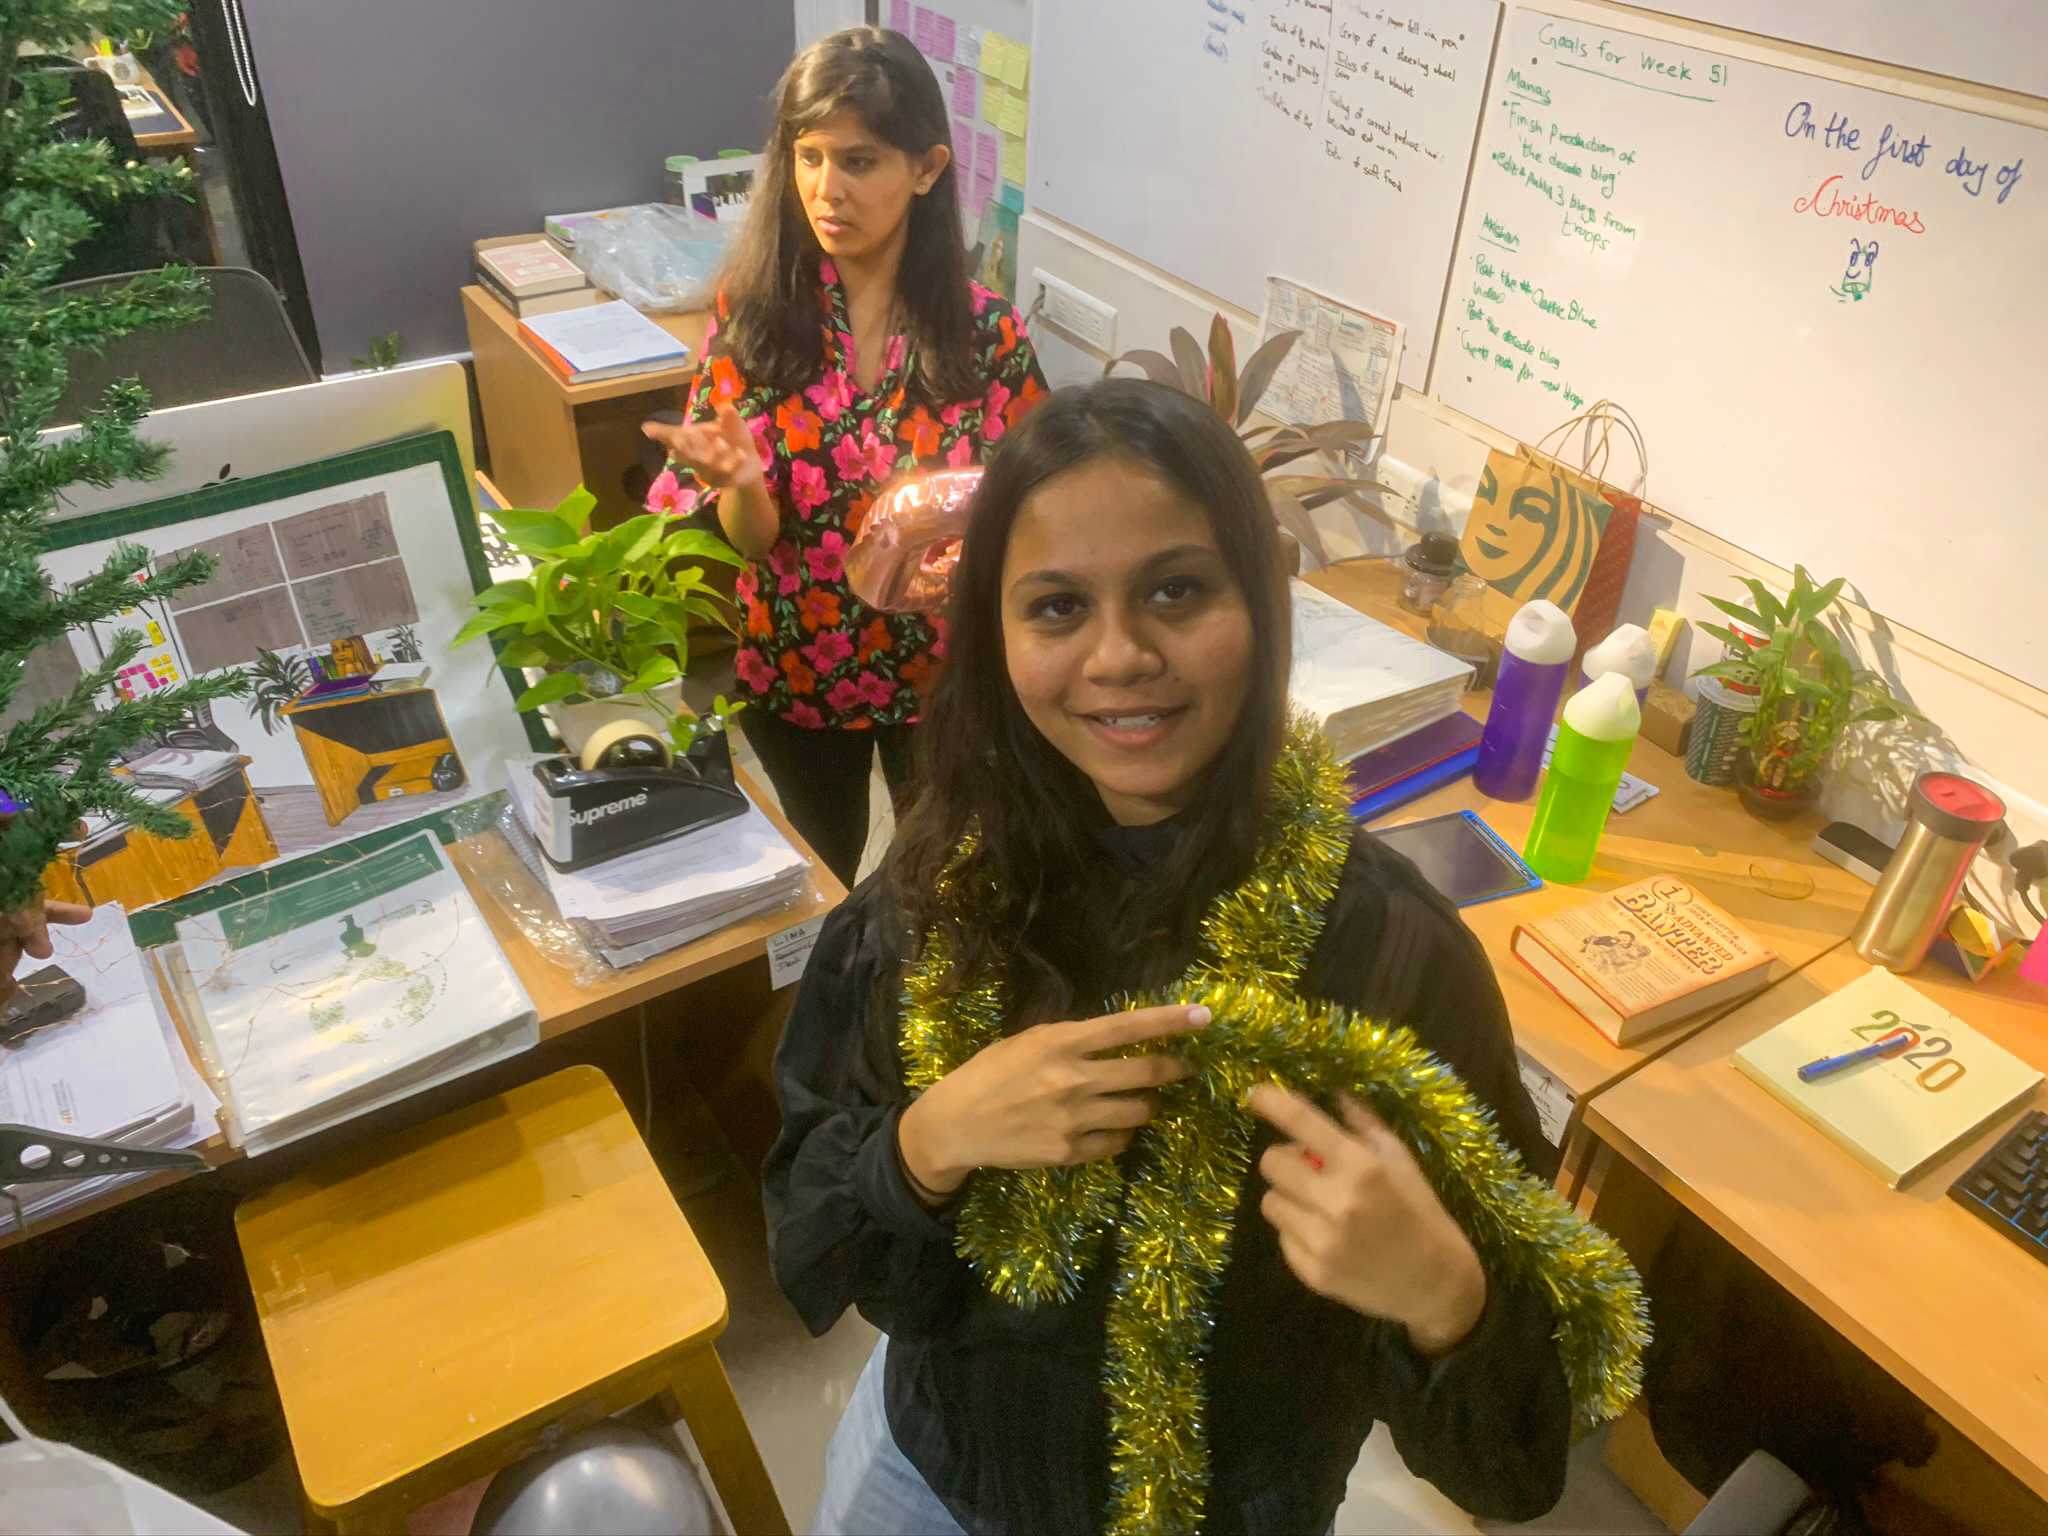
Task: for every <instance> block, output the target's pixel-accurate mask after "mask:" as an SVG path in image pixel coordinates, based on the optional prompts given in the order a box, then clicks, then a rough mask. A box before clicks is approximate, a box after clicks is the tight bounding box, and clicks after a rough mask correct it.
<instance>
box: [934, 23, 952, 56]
mask: <svg viewBox="0 0 2048 1536" xmlns="http://www.w3.org/2000/svg"><path fill="white" fill-rule="evenodd" d="M954 36H955V32H954V26H953V18H952V17H950V16H948V15H947V14H946V13H945V12H944V11H934V12H932V57H933V58H935V59H943V60H946V61H948V62H950V61H951V60H952V58H953V43H954Z"/></svg>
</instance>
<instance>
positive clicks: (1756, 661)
mask: <svg viewBox="0 0 2048 1536" xmlns="http://www.w3.org/2000/svg"><path fill="white" fill-rule="evenodd" d="M1744 585H1745V586H1747V587H1748V588H1749V593H1750V597H1751V599H1752V600H1753V602H1754V604H1755V606H1754V607H1749V608H1745V607H1743V606H1742V605H1741V604H1740V603H1731V602H1727V601H1725V600H1723V599H1721V598H1718V597H1710V598H1708V599H1707V601H1708V602H1710V603H1712V604H1713V605H1714V606H1715V607H1716V608H1718V609H1720V610H1721V612H1723V613H1725V614H1727V615H1728V617H1729V618H1731V619H1734V620H1736V621H1737V622H1738V623H1740V624H1742V625H1743V626H1744V627H1745V628H1747V629H1749V630H1751V631H1753V632H1754V633H1753V634H1750V635H1744V634H1741V633H1739V632H1738V631H1736V630H1734V629H1732V628H1730V627H1729V626H1727V625H1725V624H1702V625H1701V626H1700V629H1701V630H1702V631H1703V632H1704V633H1706V634H1709V635H1712V636H1713V637H1714V638H1715V639H1717V640H1719V641H1721V642H1722V643H1723V644H1724V645H1726V646H1727V647H1728V650H1729V655H1728V656H1727V658H1726V659H1725V660H1722V661H1718V662H1716V663H1714V664H1713V665H1712V666H1709V667H1702V668H1700V670H1699V671H1698V672H1697V673H1696V674H1695V675H1696V676H1700V677H1712V678H1718V679H1722V680H1724V681H1728V682H1731V683H1734V684H1735V685H1737V686H1739V687H1741V688H1742V689H1743V690H1744V691H1745V692H1752V691H1753V692H1754V693H1755V695H1756V699H1757V708H1756V712H1755V713H1754V714H1752V715H1750V716H1748V717H1747V719H1745V720H1744V722H1743V726H1742V737H1741V739H1742V745H1743V752H1742V755H1741V756H1740V757H1739V758H1737V759H1736V764H1735V788H1736V791H1737V793H1739V794H1740V795H1741V796H1742V803H1743V804H1744V805H1745V806H1746V807H1748V809H1749V811H1750V812H1751V814H1753V815H1756V816H1759V817H1762V818H1763V819H1764V820H1766V821H1779V820H1783V819H1785V818H1787V817H1790V816H1795V815H1797V814H1798V813H1799V812H1801V811H1803V810H1805V809H1807V808H1808V807H1809V806H1811V805H1812V804H1813V802H1814V801H1815V800H1816V799H1818V798H1819V796H1820V790H1821V780H1822V776H1823V772H1824V770H1825V768H1826V765H1827V761H1828V758H1829V755H1830V754H1831V753H1832V752H1833V751H1834V749H1835V746H1836V744H1837V743H1838V742H1839V741H1840V740H1841V738H1842V733H1843V732H1844V731H1846V730H1847V729H1848V728H1849V727H1850V726H1852V725H1858V724H1861V723H1863V722H1864V721H1870V720H1919V719H1922V718H1924V717H1923V716H1922V715H1921V714H1920V712H1919V711H1918V710H1916V709H1914V708H1913V707H1912V706H1911V705H1910V704H1907V703H1905V702H1904V701H1903V700H1901V699H1898V698H1895V697H1894V696H1893V694H1892V691H1891V687H1890V685H1889V684H1887V683H1886V682H1885V680H1884V679H1883V678H1882V677H1880V676H1879V675H1878V674H1877V673H1875V672H1872V671H1869V670H1867V669H1865V668H1862V667H1858V666H1856V665H1854V663H1853V662H1852V661H1851V659H1850V657H1849V655H1848V654H1847V653H1846V652H1845V651H1844V650H1843V648H1842V642H1841V640H1840V639H1839V638H1838V637H1837V636H1836V634H1835V632H1834V631H1833V630H1832V629H1830V628H1829V627H1828V624H1827V615H1828V612H1829V610H1831V609H1832V608H1833V607H1834V606H1835V601H1836V599H1837V598H1838V597H1840V596H1841V592H1842V581H1841V579H1840V578H1837V579H1836V580H1834V581H1831V582H1829V583H1827V585H1825V586H1816V585H1815V584H1814V581H1813V578H1812V577H1811V576H1809V575H1807V574H1806V570H1805V568H1804V567H1795V568H1794V570H1793V573H1792V590H1791V592H1790V593H1789V594H1788V595H1787V596H1786V597H1785V598H1784V600H1783V601H1780V600H1779V599H1778V598H1776V597H1774V596H1773V595H1772V594H1771V591H1770V589H1769V588H1768V587H1766V586H1765V585H1764V584H1763V583H1762V582H1760V581H1755V580H1750V581H1746V582H1744ZM1758 636H1761V637H1762V640H1761V643H1758V640H1757V637H1758Z"/></svg>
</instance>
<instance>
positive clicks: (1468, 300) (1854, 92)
mask: <svg viewBox="0 0 2048 1536" xmlns="http://www.w3.org/2000/svg"><path fill="white" fill-rule="evenodd" d="M1831 129H1832V131H1831ZM1852 135H1853V138H1852ZM1965 156H1966V157H1967V160H1966V161H1965V160H1963V159H1961V158H1959V157H1965ZM1964 170H1967V171H1968V173H1969V174H1968V178H1967V180H1966V179H1965V178H1964V177H1963V176H1962V175H1960V174H1958V173H1959V172H1962V171H1964ZM1872 245H1875V246H1876V247H1877V256H1876V259H1875V261H1874V262H1871V261H1869V260H1868V259H1867V258H1868V251H1869V249H1870V247H1871V246H1872ZM2044 250H2048V133H2043V132H2041V131H2040V130H2038V129H2031V128H2023V127H2018V126H2015V125H2013V124H2011V123H2006V122H2000V121H1997V120H1995V119H1991V118H1986V117H1980V116H1976V115H1974V114H1970V113H1965V112H1959V111H1955V110H1952V109H1949V108H1945V107H1939V106H1933V105H1930V104H1929V103H1927V102H1924V101H1918V100H1910V99H1907V98H1904V97H1899V96H1894V95H1890V94H1886V93H1882V92H1878V91H1872V90H1865V89H1862V88H1859V87H1855V86H1848V85H1842V84H1839V83H1837V82H1835V81H1832V80H1828V79H1823V78H1819V77H1817V76H1813V75H1808V74H1803V73H1796V72H1794V71H1792V70H1789V69H1782V68H1774V67H1770V66H1766V65H1761V64H1755V63H1752V62H1749V61H1748V60H1746V59H1734V58H1729V57H1727V56H1724V55H1720V54H1716V53H1711V52H1708V51H1706V50H1704V49H1701V48H1694V47H1686V46H1683V45H1680V44H1678V43H1674V42H1671V41H1667V40H1660V39H1658V38H1657V37H1654V36H1649V35H1642V34H1634V33H1629V32H1624V31H1620V30H1618V29H1615V28H1611V27H1602V26H1599V25H1595V24H1593V23H1589V22H1580V21H1571V20H1559V19H1557V18H1554V17H1550V16H1546V15H1543V14H1540V13H1537V12H1530V11H1519V12H1517V13H1516V15H1515V16H1514V17H1513V18H1512V19H1511V20H1510V21H1509V23H1508V26H1507V31H1506V37H1505V41H1504V43H1503V45H1502V48H1501V52H1500V56H1499V58H1498V59H1497V61H1496V63H1495V67H1494V73H1493V86H1492V90H1491V99H1490V101H1489V103H1488V112H1487V121H1486V127H1485V131H1484V133H1483V135H1482V140H1481V144H1480V150H1479V156H1478V160H1477V163H1476V164H1475V166H1474V169H1473V173H1472V187H1471V193H1470V197H1469V199H1468V201H1467V204H1466V211H1465V219H1464V224H1463V228H1462V230H1461V233H1460V237H1459V243H1458V253H1457V259H1456V262H1455V264H1454V266H1453V269H1452V284H1451V295H1450V302H1449V303H1448V304H1447V305H1446V306H1445V313H1444V321H1443V329H1442V333H1441V334H1440V336H1439V337H1438V346H1437V358H1438V361H1437V366H1436V372H1435V375H1434V380H1433V383H1434V388H1435V391H1436V393H1437V395H1438V396H1439V397H1440V398H1441V399H1442V400H1444V401H1445V402H1446V403H1447V404H1449V405H1452V406H1455V407H1456V408H1457V409H1459V410H1462V411H1465V412H1467V413H1468V414H1470V415H1472V416H1475V417H1477V418H1479V419H1480V420H1482V421H1485V422H1488V423H1490V424H1492V425H1494V426H1496V427H1499V428H1501V429H1503V430H1504V431H1507V432H1510V433H1513V434H1514V435H1516V436H1518V437H1520V438H1522V439H1524V440H1525V441H1534V440H1535V439H1536V438H1538V437H1540V436H1541V435H1542V434H1543V433H1544V432H1545V431H1547V430H1549V429H1550V428H1552V427H1554V426H1556V425H1558V424H1559V423H1561V422H1562V421H1563V420H1565V418H1567V417H1568V416H1570V415H1571V414H1572V413H1573V411H1575V410H1576V409H1578V408H1580V406H1581V405H1582V404H1583V403H1585V402H1587V401H1591V400H1594V399H1596V398H1599V397H1602V396H1607V397H1611V398H1613V399H1615V400H1618V401H1619V402H1621V403H1622V404H1623V405H1625V406H1626V407H1627V408H1628V409H1629V410H1630V411H1631V412H1632V413H1633V414H1634V415H1635V418H1636V420H1637V421H1638V422H1639V423H1640V424H1641V426H1642V429H1643V434H1644V437H1645V439H1646V440H1647V442H1648V445H1649V452H1650V465H1649V471H1650V474H1649V483H1648V488H1647V491H1646V496H1647V499H1648V500H1650V501H1651V502H1653V503H1654V504H1655V505H1657V506H1658V507H1661V508H1663V509H1665V510H1667V511H1669V512H1671V513H1673V514H1674V515H1676V516H1678V517H1680V518H1683V519H1685V520H1686V521H1687V522H1690V523H1693V524H1695V525H1697V526H1699V527H1702V528H1705V529H1707V530H1708V531H1709V532H1712V533H1715V534H1718V535H1720V536H1721V537H1722V538H1725V539H1727V540H1728V541H1729V542H1731V543H1733V544H1736V545H1738V546H1740V547H1741V548H1743V549H1746V550H1749V551H1751V552H1752V553H1754V554H1757V555H1760V556H1762V557H1763V558H1765V559H1767V560H1770V561H1773V562H1775V563H1777V564H1779V565H1782V566H1790V565H1792V564H1794V563H1799V564H1804V565H1805V566H1807V567H1808V568H1809V569H1810V570H1811V571H1812V572H1813V573H1814V575H1815V576H1817V577H1819V578H1821V579H1827V578H1829V577H1833V576H1837V575H1847V576H1848V577H1849V578H1850V579H1851V581H1852V583H1854V584H1856V586H1857V587H1858V588H1859V589H1860V591H1861V593H1862V595H1863V597H1864V598H1865V599H1866V600H1867V601H1868V603H1869V604H1870V606H1872V607H1873V608H1876V609H1877V610H1879V611H1880V612H1882V613H1884V614H1886V615H1887V616H1888V617H1890V618H1892V619H1894V620H1896V621H1897V622H1899V623H1901V624H1904V625H1907V626H1909V627H1911V628H1914V629H1917V630H1920V631H1921V632H1923V633H1925V634H1931V635H1939V636H1940V637H1941V638H1942V639H1943V640H1944V641H1945V642H1947V643H1948V644H1950V645H1952V646H1954V647H1956V648H1957V649H1959V650H1961V651H1964V652H1966V653H1967V654H1969V655H1972V656H1975V657H1977V658H1979V659H1980V660H1982V661H1984V662H1986V663H1988V664H1989V665H1991V666H1994V667H1997V668H1999V669H2001V670H2003V671H2006V672H2010V673H2012V674H2013V675H2014V676H2016V677H2020V678H2022V679H2024V680H2025V681H2027V682H2030V683H2033V684H2035V685H2036V686H2048V627H2044V626H2043V624H2042V623H2041V620H2040V613H2041V603H2042V598H2041V588H2042V578H2043V575H2044V573H2048V554H2044V543H2043V536H2042V528H2041V510H2040V509H2041V500H2042V498H2041V492H2040V485H2041V483H2042V479H2043V469H2042V467H2041V466H2042V464H2043V462H2044V461H2043V455H2042V451H2041V447H2040V445H2041V444H2042V443H2043V442H2044V440H2048V433H2044V431H2043V428H2042V424H2041V420H2040V416H2041V406H2042V402H2043V398H2044V390H2043V386H2042V383H2041V372H2040V369H2041V366H2042V360H2043V359H2044V358H2048V302H2044V301H2043V300H2042V298H2041V293H2040V266H2041V260H2042V252H2043V251H2044ZM1629 472H1630V474H1631V475H1632V474H1633V466H1631V467H1630V471H1629Z"/></svg>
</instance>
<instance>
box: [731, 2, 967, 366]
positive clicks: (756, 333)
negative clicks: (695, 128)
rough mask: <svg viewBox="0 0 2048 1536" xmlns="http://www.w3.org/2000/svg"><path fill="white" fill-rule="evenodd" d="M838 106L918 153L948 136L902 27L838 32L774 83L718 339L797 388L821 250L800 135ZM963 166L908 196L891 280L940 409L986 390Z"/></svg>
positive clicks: (813, 340)
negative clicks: (807, 197) (964, 224)
mask: <svg viewBox="0 0 2048 1536" xmlns="http://www.w3.org/2000/svg"><path fill="white" fill-rule="evenodd" d="M841 112H851V113H853V114H854V115H855V116H857V117H858V118H859V119H860V120H861V122H862V123H864V124H866V126H867V130H868V132H870V133H872V134H873V135H874V136H875V137H876V138H878V139H880V140H882V141H883V142H884V143H886V144H890V145H893V146H894V147H895V148H897V149H900V150H902V151H903V152H904V153H905V154H907V155H911V156H913V157H916V158H922V157H923V156H924V155H925V154H927V153H928V152H929V151H930V150H931V149H932V148H933V146H935V145H939V144H947V145H950V144H951V142H952V129H951V126H950V120H949V119H948V117H947V114H946V100H945V97H944V96H943V95H941V94H940V91H939V82H938V81H937V79H936V78H934V77H933V75H932V71H931V66H930V65H929V64H927V63H925V61H924V55H923V54H921V53H919V52H918V51H917V48H916V47H915V46H914V45H913V44H912V43H911V41H910V39H909V38H907V37H905V36H903V34H902V33H900V32H887V31H884V30H883V29H882V28H880V27H854V28H851V29H850V30H848V31H845V32H835V33H833V34H832V35H831V36H830V37H827V38H823V39H821V40H819V41H818V42H816V43H813V44H812V45H811V46H810V47H808V48H806V49H805V50H804V51H803V52H802V53H800V54H798V55H797V56H796V59H795V61H794V62H793V63H791V65H790V66H789V68H788V69H787V70H785V71H784V72H783V75H782V81H781V83H780V84H779V85H777V86H776V88H775V128H774V131H773V133H772V134H771V135H770V136H769V139H768V147H767V148H766V149H765V150H763V151H762V154H761V171H760V177H759V179H758V180H757V181H756V183H755V186H754V196H753V201H752V205H751V207H750V209H749V211H748V214H747V221H746V224H745V226H744V228H742V230H741V231H740V237H739V240H738V242H737V244H735V246H734V247H733V252H732V256H731V258H730V259H729V260H728V261H727V263H726V272H725V296H726V302H727V305H728V307H729V312H730V313H729V318H728V319H727V321H726V323H725V325H724V327H723V328H722V332H721V338H722V340H723V342H724V345H725V346H726V347H727V348H728V349H729V350H730V351H731V353H732V356H733V360H734V361H735V362H736V363H738V365H739V368H740V372H741V374H742V375H744V376H745V377H746V378H747V379H749V380H750V381H752V382H754V383H756V384H772V385H774V386H775V387H776V388H777V389H782V390H795V389H800V388H802V387H803V386H804V385H806V384H808V383H810V382H811V381H812V380H813V379H815V378H816V377H817V375H818V371H819V369H820V367H821V366H822V365H823V360H824V341H823V333H822V327H821V325H820V323H819V315H818V262H819V260H820V259H821V258H822V257H823V255H824V251H823V249H822V248H821V247H820V246H819V244H818V237H817V236H816V235H815V234H813V233H812V232H811V222H810V220H809V219H808V218H806V217H805V216H804V210H803V204H802V202H801V200H800V199H799V198H798V196H797V190H796V141H797V140H798V139H799V138H800V137H801V136H802V135H804V134H806V133H809V132H810V131H811V130H812V129H814V128H816V127H817V126H818V125H819V124H820V123H823V122H824V121H825V120H826V119H827V118H830V117H833V116H835V115H836V114H838V113H841ZM957 165H958V162H957V160H956V161H955V162H954V163H953V164H950V165H948V166H947V167H946V169H945V170H944V171H942V172H941V173H940V174H939V178H938V180H936V181H934V182H933V183H932V185H931V187H930V189H929V190H928V191H927V192H926V193H925V194H924V195H923V196H922V197H913V198H912V199H911V200H910V213H909V215H908V217H909V220H910V230H909V235H908V239H907V242H906V244H905V246H904V250H903V266H902V269H901V270H900V271H899V272H898V273H897V276H896V293H897V297H898V300H899V302H900V304H901V306H902V313H903V315H904V317H905V329H906V331H907V333H908V335H909V337H910V345H911V351H912V354H913V356H914V358H915V367H914V382H915V384H916V386H917V387H918V389H919V390H920V391H921V392H922V393H924V394H925V395H926V396H928V401H927V403H929V404H933V405H937V404H940V403H944V402H950V401H954V400H968V399H972V398H974V397H975V396H977V395H979V394H980V393H981V391H982V389H983V387H984V386H983V385H982V384H981V383H980V382H979V379H978V377H977V375H976V372H975V368H974V349H973V341H974V311H973V301H972V299H971V298H970V296H969V293H968V287H967V256H966V252H965V250H964V249H963V248H962V245H961V240H960V198H959V176H958V172H957Z"/></svg>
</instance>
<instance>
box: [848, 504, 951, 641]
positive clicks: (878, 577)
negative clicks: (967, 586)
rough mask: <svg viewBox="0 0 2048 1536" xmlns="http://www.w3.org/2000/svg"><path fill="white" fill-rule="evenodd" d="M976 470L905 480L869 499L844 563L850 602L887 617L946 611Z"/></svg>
mask: <svg viewBox="0 0 2048 1536" xmlns="http://www.w3.org/2000/svg"><path fill="white" fill-rule="evenodd" d="M980 484H981V471H980V470H979V469H941V470H933V471H931V472H929V473H925V474H917V475H911V476H908V477H906V478H905V479H902V480H899V481H897V482H896V483H895V484H894V485H891V486H890V487H889V488H888V489H887V490H885V491H883V492H882V493H881V494H880V495H879V496H877V497H876V498H875V504H874V506H872V507H871V508H869V509H868V516H867V521H866V522H864V523H863V524H861V530H860V536H859V537H858V538H857V539H855V540H854V542H853V548H852V549H851V550H850V551H848V553H847V556H846V580H847V584H848V585H849V586H851V587H852V588H853V594H854V596H856V597H858V598H859V599H860V600H861V601H862V602H864V603H866V604H867V605H868V606H869V607H870V608H880V609H882V610H883V611H884V612H888V613H930V612H932V611H934V610H935V609H939V608H943V607H945V605H946V591H947V589H948V587H949V586H951V584H952V580H953V567H954V566H955V565H957V564H958V563H959V561H960V536H961V534H963V533H965V532H966V531H967V509H968V505H969V503H970V502H971V501H972V500H973V498H974V492H975V488H976V487H978V486H979V485H980Z"/></svg>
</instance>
